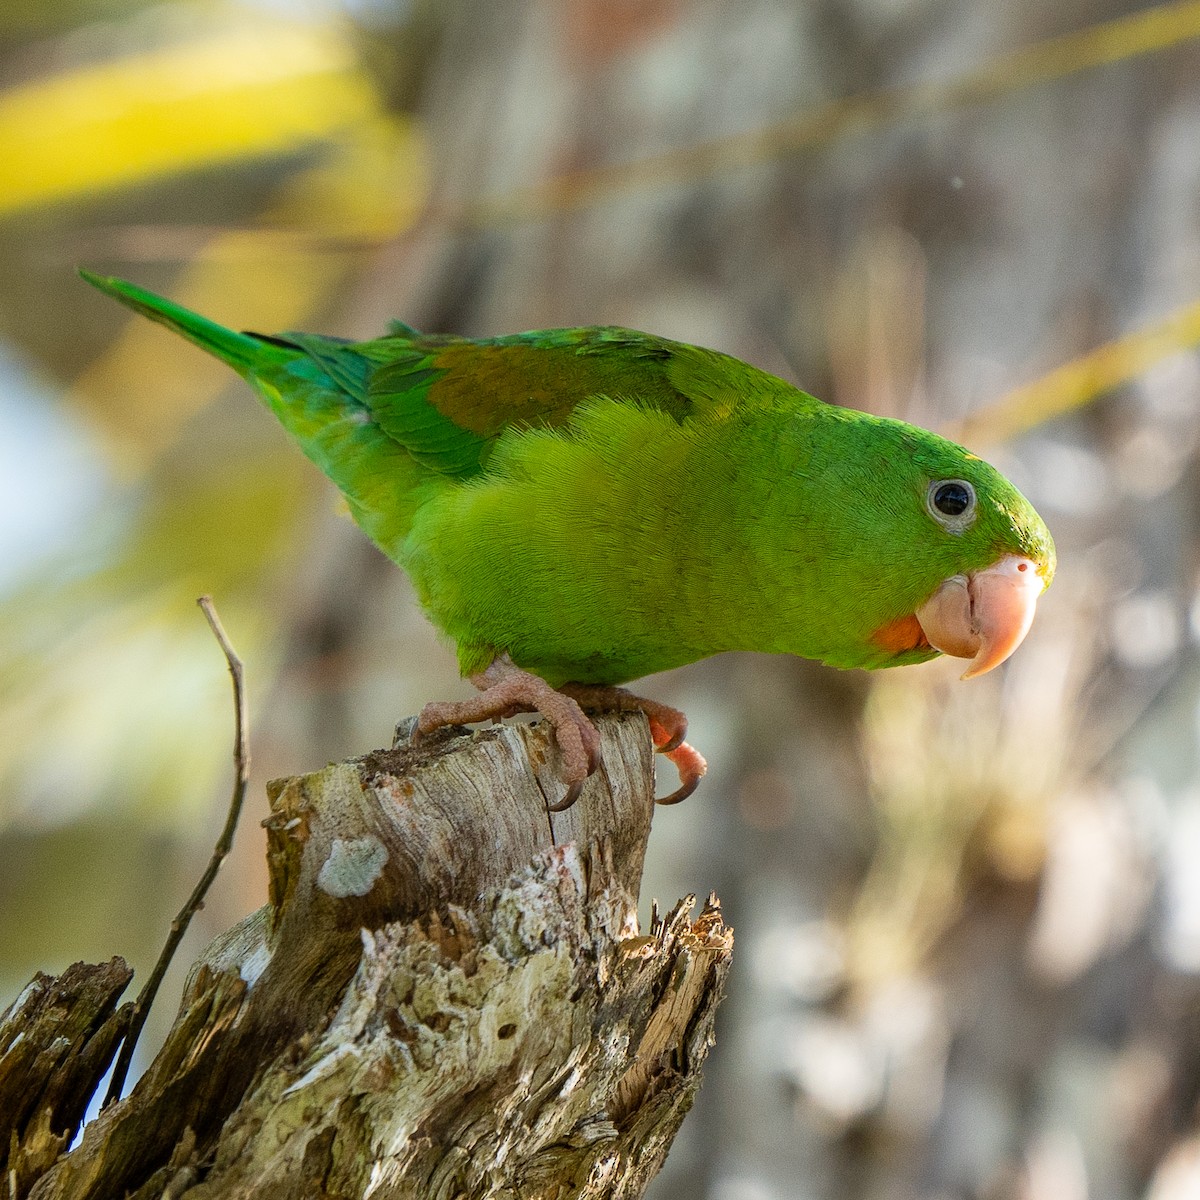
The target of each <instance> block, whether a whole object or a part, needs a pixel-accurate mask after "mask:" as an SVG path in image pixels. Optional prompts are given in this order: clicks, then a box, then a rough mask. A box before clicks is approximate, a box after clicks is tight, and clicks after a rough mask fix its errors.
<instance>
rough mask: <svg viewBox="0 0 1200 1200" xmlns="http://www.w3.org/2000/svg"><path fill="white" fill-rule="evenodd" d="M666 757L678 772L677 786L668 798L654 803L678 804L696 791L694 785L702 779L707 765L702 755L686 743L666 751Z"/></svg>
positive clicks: (665, 797) (664, 797)
mask: <svg viewBox="0 0 1200 1200" xmlns="http://www.w3.org/2000/svg"><path fill="white" fill-rule="evenodd" d="M666 756H667V758H669V759H670V760H671V762H672V763H674V764H675V769H676V770H677V771H678V772H679V786H678V787H677V788H676V789H675V791H673V792H672V793H671V794H670V795H669V796H663V797H662V799H661V800H656V801H655V803H656V804H678V803H679V802H680V800H686V799H687V798H688V797H689V796H690V795H691V794H692V793H693V792H694V791H695V790H696V785H697V784H698V783H699V782H700V780H701V779H703V778H704V774H705V772H706V771H707V770H708V763H707V762H705V761H704V755H702V754H701V753H700V752H699V751H698V750H696V749H695V748H694V747H692V746H689V745H688V744H687V742H681V743H680V744H679V745H678V746H676V747H675V748H674V749H672V750H668V751H666Z"/></svg>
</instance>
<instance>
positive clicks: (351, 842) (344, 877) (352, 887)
mask: <svg viewBox="0 0 1200 1200" xmlns="http://www.w3.org/2000/svg"><path fill="white" fill-rule="evenodd" d="M387 860H388V852H387V850H386V849H385V847H384V845H383V843H382V842H381V841H380V840H379V839H378V838H377V837H360V838H334V839H333V845H332V846H331V847H330V848H329V857H328V858H327V859H326V860H325V863H324V865H323V866H322V867H321V871H320V873H319V874H318V875H317V887H319V888H320V889H321V891H323V892H324V893H325V894H326V895H329V896H334V897H335V898H337V899H339V900H340V899H343V898H344V897H346V896H365V895H366V894H367V893H368V892H369V891H370V890H371V889H372V888H373V887H374V886H375V881H376V880H377V879H378V878H379V875H380V872H381V871H382V870H383V868H384V866H385V865H386V863H387Z"/></svg>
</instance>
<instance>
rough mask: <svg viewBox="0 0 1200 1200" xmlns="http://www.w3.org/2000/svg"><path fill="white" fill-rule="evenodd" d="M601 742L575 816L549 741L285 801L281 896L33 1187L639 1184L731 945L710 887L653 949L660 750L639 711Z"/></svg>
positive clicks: (436, 759)
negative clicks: (640, 909)
mask: <svg viewBox="0 0 1200 1200" xmlns="http://www.w3.org/2000/svg"><path fill="white" fill-rule="evenodd" d="M598 726H599V728H600V731H601V735H602V740H603V745H602V763H601V767H600V770H599V771H597V773H596V774H595V776H594V777H593V778H592V779H591V780H589V782H588V785H587V787H586V788H585V789H584V792H583V795H582V796H581V798H580V800H579V801H578V803H577V804H576V805H575V806H574V807H573V808H572V809H570V810H569V811H567V812H565V813H560V814H554V813H549V812H548V811H547V809H546V800H547V798H550V799H552V800H553V799H557V796H558V794H559V792H560V790H561V785H560V784H559V783H558V781H557V778H556V777H555V774H554V770H553V766H554V754H555V753H556V751H555V750H554V747H553V745H552V743H551V742H550V740H549V737H548V734H547V731H546V730H545V729H544V728H543V727H542V726H540V725H511V726H504V727H494V728H490V729H486V730H481V731H479V732H476V733H474V734H472V735H467V736H464V735H463V734H462V733H460V732H448V733H444V734H443V735H441V736H438V737H434V738H431V739H430V740H429V742H428V743H427V744H425V743H423V744H422V745H420V746H417V747H414V746H413V745H412V744H411V742H409V741H408V739H407V737H406V736H401V737H399V738H398V742H397V745H396V746H395V747H394V748H393V749H392V750H388V751H378V752H375V753H373V754H369V755H367V756H365V757H364V758H362V759H358V760H354V761H351V762H346V763H340V764H336V765H333V766H330V767H327V768H325V769H324V770H322V771H318V772H315V773H314V774H312V775H307V776H304V777H302V778H295V779H287V780H281V781H277V782H276V783H274V784H272V785H270V787H269V794H270V799H271V809H272V815H271V817H270V818H269V819H268V821H267V822H266V827H267V833H268V859H269V864H270V888H271V891H270V903H269V904H268V905H266V906H265V907H264V908H262V909H260V910H259V911H258V912H257V913H255V914H253V915H252V916H251V917H249V918H247V919H246V920H245V921H243V922H242V923H241V924H240V925H238V926H237V927H235V928H234V929H233V930H231V931H229V933H227V934H225V935H223V936H222V937H220V938H218V939H217V940H216V941H215V942H214V943H213V944H212V945H210V947H209V948H208V949H207V950H206V951H205V953H204V955H203V956H202V958H201V960H200V961H199V962H198V963H197V964H196V965H195V966H194V968H193V971H192V973H191V976H190V977H189V980H188V983H187V986H186V988H185V994H184V998H183V1003H182V1005H181V1009H180V1014H179V1017H178V1018H177V1020H176V1022H175V1025H174V1026H173V1028H172V1030H171V1032H170V1034H169V1035H168V1038H167V1041H166V1043H165V1045H164V1046H163V1048H162V1050H161V1051H160V1052H159V1054H158V1055H157V1057H156V1058H155V1060H154V1062H153V1063H152V1064H151V1066H150V1068H149V1069H148V1070H147V1072H146V1073H145V1075H144V1076H143V1077H142V1078H141V1079H140V1080H139V1081H138V1083H137V1085H136V1086H135V1088H134V1089H133V1091H132V1093H131V1094H130V1095H129V1096H127V1097H125V1098H124V1099H122V1100H120V1101H118V1102H116V1103H114V1104H113V1105H111V1106H109V1107H108V1108H107V1109H106V1110H105V1111H104V1112H103V1113H102V1114H101V1115H100V1116H99V1117H98V1118H97V1119H96V1120H94V1121H93V1122H92V1123H91V1124H90V1125H89V1126H88V1127H87V1128H86V1129H85V1131H84V1134H83V1137H82V1139H81V1141H80V1143H79V1145H78V1146H77V1147H76V1148H75V1149H74V1150H72V1151H71V1152H70V1153H65V1154H64V1153H62V1150H63V1149H64V1144H59V1143H57V1142H56V1143H55V1146H54V1153H53V1154H45V1153H43V1156H42V1158H41V1159H38V1160H37V1161H36V1162H32V1165H30V1163H26V1164H25V1165H23V1166H22V1174H20V1175H19V1176H18V1177H17V1184H16V1191H15V1193H14V1194H15V1195H16V1196H25V1195H29V1196H31V1197H34V1198H35V1200H50V1198H51V1197H54V1198H63V1200H65V1198H67V1197H71V1198H73V1200H75V1198H78V1200H82V1198H84V1197H96V1198H101V1197H109V1196H121V1195H125V1194H127V1193H128V1194H131V1195H134V1196H137V1197H147V1198H148V1197H151V1196H153V1197H159V1196H163V1195H170V1196H172V1197H184V1196H186V1197H189V1198H191V1200H210V1198H215V1197H268V1196H270V1197H287V1196H296V1197H311V1196H322V1197H352V1196H353V1197H357V1196H363V1195H366V1194H368V1192H369V1194H370V1195H371V1196H372V1197H397V1198H400V1197H413V1198H416V1197H421V1198H422V1200H425V1198H427V1197H446V1198H447V1200H449V1198H450V1197H456V1198H458V1197H462V1198H467V1197H513V1198H514V1200H515V1198H516V1197H521V1198H522V1200H524V1198H526V1197H532V1198H538V1197H546V1198H547V1200H549V1198H552V1197H562V1198H566V1197H573V1196H579V1197H588V1198H591V1197H597V1198H599V1197H637V1196H640V1195H642V1193H643V1192H644V1190H645V1187H646V1185H647V1183H648V1182H649V1180H650V1179H651V1178H652V1177H653V1175H654V1174H655V1172H656V1171H657V1170H658V1167H659V1166H660V1165H661V1162H662V1160H663V1158H664V1157H665V1155H666V1152H667V1149H668V1147H669V1145H670V1142H671V1139H672V1138H673V1136H674V1134H675V1132H676V1130H677V1129H678V1126H679V1123H680V1121H681V1120H682V1118H683V1115H684V1113H685V1112H686V1111H687V1108H688V1107H689V1106H690V1104H691V1101H692V1098H693V1096H694V1094H695V1091H696V1089H697V1087H698V1086H699V1082H700V1066H701V1064H702V1062H703V1060H704V1057H705V1054H706V1052H707V1047H708V1045H709V1044H710V1042H711V1038H712V1027H713V1019H714V1013H715V1009H716V1004H717V1002H718V1000H719V998H720V995H721V991H722V987H723V982H724V978H725V974H726V971H727V968H728V963H729V956H730V951H731V945H732V934H731V932H730V931H729V930H728V929H727V928H726V927H725V926H724V924H723V923H722V921H721V917H720V910H719V907H718V905H717V903H716V900H715V898H711V899H710V901H709V903H708V905H707V906H706V907H705V908H704V910H703V912H702V913H701V915H700V917H699V918H698V919H697V920H695V921H693V920H692V919H691V916H690V910H691V907H692V904H693V900H692V899H691V898H689V899H688V900H685V901H684V902H682V904H681V905H680V906H679V907H678V908H676V909H675V910H674V911H673V912H672V913H671V914H670V915H669V916H668V917H667V918H666V919H665V920H656V921H655V923H654V926H653V928H651V930H650V931H649V932H648V934H647V935H646V936H640V935H639V932H638V927H637V893H638V887H639V883H640V877H641V870H642V860H643V856H644V852H645V846H646V840H647V837H648V835H649V830H650V818H651V815H652V812H653V786H654V772H653V756H652V752H651V743H650V739H649V734H648V728H647V725H646V722H645V718H644V717H642V716H641V715H640V714H631V715H626V716H622V717H609V718H603V719H601V720H600V721H599V722H598ZM110 1053H111V1051H110ZM2 1061H3V1060H2V1059H0V1063H2ZM2 1079H3V1076H2V1075H0V1080H2ZM26 1122H27V1123H29V1118H28V1114H27V1115H26ZM39 1144H43V1143H39ZM38 1175H40V1178H37V1176H38ZM35 1180H36V1182H34V1181H35ZM31 1185H32V1186H31Z"/></svg>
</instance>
